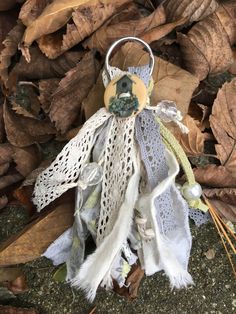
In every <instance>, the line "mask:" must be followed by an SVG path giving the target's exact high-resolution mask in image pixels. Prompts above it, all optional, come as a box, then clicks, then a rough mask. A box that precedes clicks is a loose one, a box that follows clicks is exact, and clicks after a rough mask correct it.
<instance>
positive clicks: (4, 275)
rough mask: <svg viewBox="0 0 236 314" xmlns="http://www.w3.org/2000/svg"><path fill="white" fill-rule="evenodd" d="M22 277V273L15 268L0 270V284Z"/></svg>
mask: <svg viewBox="0 0 236 314" xmlns="http://www.w3.org/2000/svg"><path fill="white" fill-rule="evenodd" d="M22 275H23V272H22V270H21V269H20V268H15V267H11V268H10V267H9V268H7V267H4V268H0V282H4V281H14V280H15V279H16V278H18V277H19V276H22Z"/></svg>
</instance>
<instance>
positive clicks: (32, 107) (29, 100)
mask: <svg viewBox="0 0 236 314" xmlns="http://www.w3.org/2000/svg"><path fill="white" fill-rule="evenodd" d="M36 87H37V86H36ZM10 101H11V104H12V109H13V110H14V111H15V113H17V114H20V115H23V116H24V117H28V118H35V119H38V118H39V117H40V110H41V106H40V102H39V100H38V95H37V93H36V88H35V86H33V83H32V85H31V84H30V82H21V83H20V84H18V86H17V89H16V91H15V93H13V94H12V95H11V97H10Z"/></svg>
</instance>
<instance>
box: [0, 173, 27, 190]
mask: <svg viewBox="0 0 236 314" xmlns="http://www.w3.org/2000/svg"><path fill="white" fill-rule="evenodd" d="M22 179H23V176H22V175H21V174H19V173H17V172H14V173H11V174H8V175H5V176H2V177H0V190H2V189H5V188H6V187H8V186H10V185H12V184H14V183H17V182H19V181H21V180H22Z"/></svg>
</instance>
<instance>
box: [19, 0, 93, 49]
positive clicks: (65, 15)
mask: <svg viewBox="0 0 236 314" xmlns="http://www.w3.org/2000/svg"><path fill="white" fill-rule="evenodd" d="M88 1H89V0H71V1H69V2H68V1H67V0H55V1H53V3H51V4H49V5H48V6H47V7H46V8H45V9H44V10H43V12H42V13H41V14H40V16H39V17H38V18H37V19H36V20H34V21H33V22H32V23H31V24H30V25H29V26H28V27H27V29H26V31H25V33H24V36H23V39H22V40H23V44H24V45H25V46H28V47H29V46H30V45H31V44H32V42H33V41H34V40H36V39H38V38H40V37H42V36H43V35H46V34H51V33H53V32H55V31H57V30H58V29H60V28H61V27H62V26H64V25H65V24H66V23H67V21H68V20H69V19H70V18H71V15H72V12H73V10H74V9H75V8H77V7H78V6H79V5H81V4H83V3H86V2H88Z"/></svg>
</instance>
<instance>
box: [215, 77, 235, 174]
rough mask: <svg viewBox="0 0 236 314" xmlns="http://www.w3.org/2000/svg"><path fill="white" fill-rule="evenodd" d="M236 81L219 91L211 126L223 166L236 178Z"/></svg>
mask: <svg viewBox="0 0 236 314" xmlns="http://www.w3.org/2000/svg"><path fill="white" fill-rule="evenodd" d="M235 102H236V79H234V80H232V81H231V82H230V83H225V84H224V85H223V87H222V88H221V89H220V90H219V92H218V94H217V98H216V100H215V102H214V105H213V107H212V114H211V116H210V125H211V128H212V132H213V134H214V136H215V138H216V140H217V142H218V144H216V145H215V149H216V152H217V157H218V158H219V159H220V161H221V164H222V165H223V166H224V167H225V168H226V169H227V170H228V171H229V172H230V173H231V175H232V176H233V177H234V178H236V150H235V145H236V109H235Z"/></svg>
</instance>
